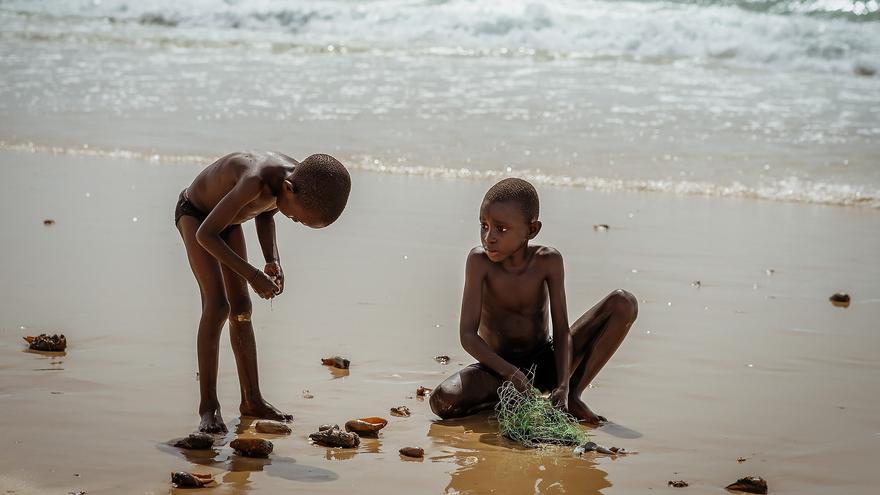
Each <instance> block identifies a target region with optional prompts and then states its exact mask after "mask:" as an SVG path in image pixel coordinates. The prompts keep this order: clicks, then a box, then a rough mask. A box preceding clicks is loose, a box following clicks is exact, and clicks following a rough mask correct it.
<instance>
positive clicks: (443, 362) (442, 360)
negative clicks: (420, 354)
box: [434, 355, 449, 364]
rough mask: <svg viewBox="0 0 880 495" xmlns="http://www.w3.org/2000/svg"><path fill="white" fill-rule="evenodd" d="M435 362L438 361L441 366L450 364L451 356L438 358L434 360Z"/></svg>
mask: <svg viewBox="0 0 880 495" xmlns="http://www.w3.org/2000/svg"><path fill="white" fill-rule="evenodd" d="M434 361H437V362H438V363H440V364H449V356H445V355H444V356H437V357H435V358H434Z"/></svg>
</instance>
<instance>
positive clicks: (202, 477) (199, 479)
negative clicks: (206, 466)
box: [171, 471, 214, 488]
mask: <svg viewBox="0 0 880 495" xmlns="http://www.w3.org/2000/svg"><path fill="white" fill-rule="evenodd" d="M213 482H214V477H213V476H212V475H210V474H196V473H188V472H186V471H177V472H176V473H171V484H172V485H174V487H175V488H202V487H203V486H205V485H209V484H211V483H213Z"/></svg>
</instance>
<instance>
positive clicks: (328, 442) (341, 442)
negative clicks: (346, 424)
mask: <svg viewBox="0 0 880 495" xmlns="http://www.w3.org/2000/svg"><path fill="white" fill-rule="evenodd" d="M309 438H310V439H311V440H312V441H313V442H315V443H317V444H319V445H323V446H325V447H342V448H346V449H351V448H354V447H357V446H358V445H360V444H361V439H360V437H358V436H357V435H356V434H354V433H349V432H346V431H342V430H340V429H339V427H338V426H336V427H334V428H328V429H325V430H318V432H316V433H312V434H311V435H309Z"/></svg>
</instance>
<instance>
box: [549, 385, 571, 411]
mask: <svg viewBox="0 0 880 495" xmlns="http://www.w3.org/2000/svg"><path fill="white" fill-rule="evenodd" d="M550 403H551V404H553V407H555V408H557V409H561V410H563V411H566V412H568V387H556V388H554V389H553V391H552V392H550Z"/></svg>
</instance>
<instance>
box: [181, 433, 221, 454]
mask: <svg viewBox="0 0 880 495" xmlns="http://www.w3.org/2000/svg"><path fill="white" fill-rule="evenodd" d="M174 446H175V447H180V448H181V449H190V450H207V449H210V448H211V447H213V446H214V437H212V436H211V435H208V434H207V433H190V435H189V436H188V437H186V438H182V439H180V440H178V441H177V442H176V443H175V444H174Z"/></svg>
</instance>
